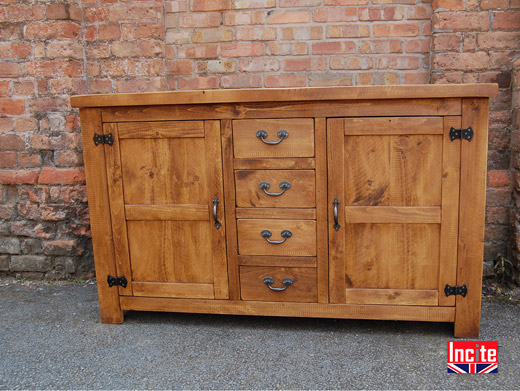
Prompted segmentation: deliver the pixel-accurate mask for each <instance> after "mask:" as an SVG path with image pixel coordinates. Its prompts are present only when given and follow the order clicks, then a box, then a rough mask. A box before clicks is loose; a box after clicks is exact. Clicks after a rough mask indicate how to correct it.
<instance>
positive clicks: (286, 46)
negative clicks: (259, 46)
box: [266, 42, 309, 56]
mask: <svg viewBox="0 0 520 391" xmlns="http://www.w3.org/2000/svg"><path fill="white" fill-rule="evenodd" d="M266 54H267V55H268V56H288V55H293V56H298V55H305V54H309V50H308V47H307V43H306V42H296V43H269V44H268V45H267V47H266Z"/></svg>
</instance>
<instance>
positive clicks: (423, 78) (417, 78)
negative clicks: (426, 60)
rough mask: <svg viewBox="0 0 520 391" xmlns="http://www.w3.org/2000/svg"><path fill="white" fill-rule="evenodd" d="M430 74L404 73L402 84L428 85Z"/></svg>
mask: <svg viewBox="0 0 520 391" xmlns="http://www.w3.org/2000/svg"><path fill="white" fill-rule="evenodd" d="M429 83H430V72H409V71H408V72H406V73H405V74H404V84H429Z"/></svg>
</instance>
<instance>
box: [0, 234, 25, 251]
mask: <svg viewBox="0 0 520 391" xmlns="http://www.w3.org/2000/svg"><path fill="white" fill-rule="evenodd" d="M21 251H22V250H21V248H20V241H19V240H18V239H15V238H0V254H20V253H21Z"/></svg>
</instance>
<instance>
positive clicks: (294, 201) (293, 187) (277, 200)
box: [235, 170, 316, 208]
mask: <svg viewBox="0 0 520 391" xmlns="http://www.w3.org/2000/svg"><path fill="white" fill-rule="evenodd" d="M235 183H236V203H237V206H238V207H244V208H250V207H260V208H313V207H315V206H316V178H315V174H314V171H313V170H239V171H235Z"/></svg>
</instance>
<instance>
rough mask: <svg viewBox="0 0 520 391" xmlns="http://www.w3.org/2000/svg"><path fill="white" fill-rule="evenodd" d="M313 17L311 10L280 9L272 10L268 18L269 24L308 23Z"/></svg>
mask: <svg viewBox="0 0 520 391" xmlns="http://www.w3.org/2000/svg"><path fill="white" fill-rule="evenodd" d="M310 19H311V17H310V13H309V11H306V10H295V11H287V10H279V11H273V12H271V13H270V14H269V15H268V16H267V18H266V23H267V24H289V23H307V22H309V21H310Z"/></svg>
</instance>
